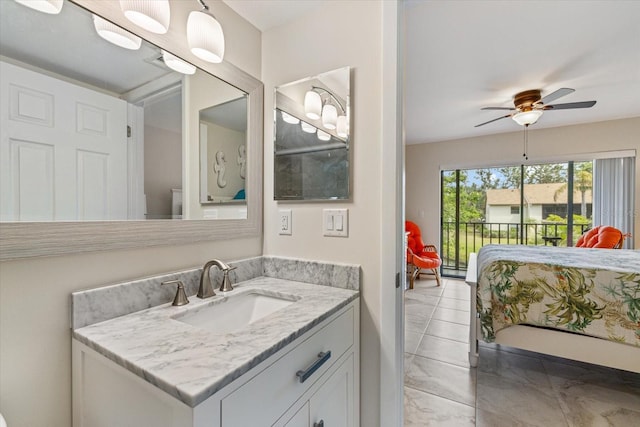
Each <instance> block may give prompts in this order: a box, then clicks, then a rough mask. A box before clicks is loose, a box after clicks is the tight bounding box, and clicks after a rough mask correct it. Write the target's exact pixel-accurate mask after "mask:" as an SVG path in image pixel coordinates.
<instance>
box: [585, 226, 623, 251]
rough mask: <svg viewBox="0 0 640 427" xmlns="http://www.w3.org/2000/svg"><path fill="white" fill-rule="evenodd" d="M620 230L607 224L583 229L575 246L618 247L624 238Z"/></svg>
mask: <svg viewBox="0 0 640 427" xmlns="http://www.w3.org/2000/svg"><path fill="white" fill-rule="evenodd" d="M625 237H628V235H626V234H622V231H620V230H618V229H617V228H615V227H611V226H609V225H599V226H597V227H593V228H592V229H591V230H588V231H585V232H584V234H583V235H582V236H580V238H579V239H578V242H577V243H576V247H577V248H602V249H620V248H622V243H623V242H624V238H625Z"/></svg>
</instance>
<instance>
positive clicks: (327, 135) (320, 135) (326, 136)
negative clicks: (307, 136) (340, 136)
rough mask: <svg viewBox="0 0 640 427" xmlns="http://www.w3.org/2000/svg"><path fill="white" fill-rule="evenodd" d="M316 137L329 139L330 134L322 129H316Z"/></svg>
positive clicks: (324, 139) (323, 139)
mask: <svg viewBox="0 0 640 427" xmlns="http://www.w3.org/2000/svg"><path fill="white" fill-rule="evenodd" d="M318 139H319V140H320V141H329V140H330V139H331V135H329V134H328V133H327V132H325V131H323V130H320V129H318Z"/></svg>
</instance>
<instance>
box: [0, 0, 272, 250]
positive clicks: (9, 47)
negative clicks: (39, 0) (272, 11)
mask: <svg viewBox="0 0 640 427" xmlns="http://www.w3.org/2000/svg"><path fill="white" fill-rule="evenodd" d="M63 5H64V6H63V8H62V11H61V12H60V13H59V14H55V15H50V14H45V13H41V12H38V11H35V10H33V9H30V8H28V7H25V6H23V5H20V4H18V3H17V2H14V1H2V2H0V8H1V10H0V55H1V56H0V67H1V70H0V80H1V87H0V101H1V110H0V113H1V118H0V120H1V121H2V123H1V140H0V144H1V145H0V150H1V152H0V157H1V162H2V165H1V166H2V168H1V171H0V173H1V174H2V176H1V177H0V186H1V188H0V190H1V191H0V221H1V222H2V224H1V225H0V228H1V232H2V235H1V239H0V245H1V246H0V250H1V253H0V259H11V258H18V257H23V256H38V255H47V254H56V253H73V252H79V251H85V250H99V249H111V248H113V249H117V248H125V247H136V246H141V245H144V246H147V245H154V244H161V243H164V242H166V241H172V242H176V243H180V242H185V243H186V242H189V241H196V240H205V239H225V238H231V237H242V236H251V235H259V234H260V232H261V221H262V219H261V214H262V194H261V187H262V184H261V182H262V168H261V162H262V116H263V107H262V99H263V96H262V90H263V89H262V88H263V86H262V84H261V83H260V82H259V81H258V80H256V79H254V78H253V77H251V76H249V75H248V74H246V73H244V72H243V71H241V70H239V69H237V68H236V67H234V66H233V65H231V64H227V63H224V62H223V63H222V64H215V65H212V64H208V63H203V61H201V60H199V59H198V58H196V57H195V56H193V55H190V53H189V52H188V50H187V52H188V55H190V56H188V55H185V54H184V51H185V49H186V48H184V47H182V46H180V44H181V43H183V44H184V43H185V41H184V40H182V39H184V38H185V37H184V34H181V35H178V36H177V37H176V36H175V35H174V37H172V38H162V37H161V36H156V35H151V37H149V35H150V33H145V34H147V38H150V39H154V37H155V39H154V40H151V41H152V42H153V43H151V42H149V41H146V40H144V39H141V38H139V37H138V36H136V35H135V34H133V33H134V32H136V29H135V27H134V28H126V29H127V30H128V31H129V33H128V34H129V35H130V36H131V40H129V41H128V42H129V43H133V44H132V45H130V46H124V47H123V46H121V45H120V46H117V45H115V44H114V43H112V42H108V41H107V40H106V39H105V38H103V37H101V36H100V35H99V32H100V31H101V30H102V29H103V28H105V27H106V28H108V26H110V25H111V26H113V24H112V23H111V22H110V21H108V19H109V16H117V14H121V13H122V12H121V10H119V6H118V2H117V1H116V2H114V1H101V2H91V1H82V0H78V1H75V2H70V1H66V2H64V4H63ZM197 6H198V5H197V3H195V2H194V10H197ZM103 17H104V18H106V19H104V18H103ZM119 22H120V24H122V21H121V20H120V21H119ZM118 29H121V28H120V27H118ZM164 42H166V43H167V46H165V45H163V43H164ZM165 49H166V50H165ZM179 52H182V58H186V59H187V60H188V62H187V61H184V60H183V59H181V58H180V57H178V56H177V54H178V53H179ZM173 53H176V55H174V54H173ZM192 64H195V65H197V66H195V65H192ZM216 76H219V77H220V78H218V77H216ZM231 193H233V194H231ZM181 219H188V220H189V221H177V220H181ZM205 220H207V221H205ZM208 220H218V221H208ZM79 221H80V222H79ZM123 221H125V222H123ZM132 232H133V233H132ZM158 233H164V237H163V236H162V234H161V235H158ZM91 234H93V237H90V235H91ZM154 236H155V237H154ZM57 239H63V241H64V244H63V245H60V244H59V243H60V242H58V241H57ZM92 241H93V242H92Z"/></svg>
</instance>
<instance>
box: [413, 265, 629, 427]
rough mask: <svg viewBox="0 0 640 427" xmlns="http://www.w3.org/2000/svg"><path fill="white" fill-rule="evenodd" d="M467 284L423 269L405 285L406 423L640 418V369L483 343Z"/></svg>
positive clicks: (574, 425) (609, 422) (580, 422)
mask: <svg viewBox="0 0 640 427" xmlns="http://www.w3.org/2000/svg"><path fill="white" fill-rule="evenodd" d="M469 308H470V306H469V288H468V287H467V285H466V284H465V283H464V281H462V280H454V279H443V281H442V286H441V287H437V286H436V282H435V280H432V279H431V278H429V276H423V278H422V279H421V280H417V281H416V284H415V288H414V289H412V290H408V291H407V292H406V293H405V378H404V380H405V386H404V390H405V392H404V393H405V414H404V416H405V427H409V426H438V427H440V426H486V427H489V426H491V427H502V426H504V427H511V426H544V427H555V426H563V427H564V426H571V427H583V426H585V427H586V426H619V427H632V426H640V374H633V373H629V372H625V371H619V370H615V369H609V368H604V367H598V366H594V365H589V364H585V363H580V362H574V361H569V360H566V359H560V358H556V357H551V356H546V355H541V354H538V353H532V352H527V351H523V350H518V349H513V348H508V347H502V348H500V346H496V345H492V344H484V343H482V344H481V348H480V362H479V366H478V368H477V369H471V368H470V367H469V361H468V356H467V353H468V351H469V350H468V336H469Z"/></svg>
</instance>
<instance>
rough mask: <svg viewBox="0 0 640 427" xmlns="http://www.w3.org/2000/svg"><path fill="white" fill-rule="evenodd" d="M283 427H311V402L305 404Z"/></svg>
mask: <svg viewBox="0 0 640 427" xmlns="http://www.w3.org/2000/svg"><path fill="white" fill-rule="evenodd" d="M283 427H309V402H307V403H305V404H304V406H303V407H302V408H300V409H299V410H298V412H296V413H295V415H294V416H293V417H291V419H290V420H289V421H287V422H286V423H285V424H284V425H283Z"/></svg>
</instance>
